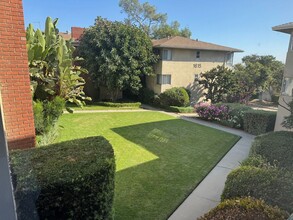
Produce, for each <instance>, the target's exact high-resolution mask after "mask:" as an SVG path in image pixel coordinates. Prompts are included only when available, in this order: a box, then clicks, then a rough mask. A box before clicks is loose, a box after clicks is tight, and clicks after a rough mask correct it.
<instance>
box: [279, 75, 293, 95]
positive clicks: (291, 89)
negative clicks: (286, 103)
mask: <svg viewBox="0 0 293 220" xmlns="http://www.w3.org/2000/svg"><path fill="white" fill-rule="evenodd" d="M282 95H287V96H293V78H288V77H286V78H284V80H283V86H282Z"/></svg>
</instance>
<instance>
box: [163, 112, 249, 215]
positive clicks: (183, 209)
mask: <svg viewBox="0 0 293 220" xmlns="http://www.w3.org/2000/svg"><path fill="white" fill-rule="evenodd" d="M166 114H170V115H173V116H176V117H179V118H181V119H183V120H186V121H190V122H193V123H197V124H201V125H204V126H208V127H211V128H215V129H218V130H222V131H226V132H229V133H232V134H235V135H238V136H240V137H241V139H240V140H239V141H238V142H237V143H236V144H235V145H234V146H233V147H232V149H231V150H230V151H229V152H228V153H227V154H226V155H225V156H224V157H223V158H222V160H221V161H220V162H219V163H218V164H217V165H216V166H215V167H214V168H213V169H212V171H211V172H210V173H209V174H208V175H207V176H206V177H205V179H204V180H203V181H202V182H201V183H200V184H199V185H198V186H197V187H196V189H195V190H194V191H193V192H192V193H191V194H190V195H189V196H188V197H187V198H186V199H185V201H184V202H183V203H182V204H181V205H180V206H179V207H178V208H177V209H176V210H175V212H174V213H173V214H172V215H171V216H170V217H169V220H195V219H197V218H198V217H200V216H202V215H203V214H205V213H207V212H208V211H209V210H210V209H212V208H214V207H216V206H217V205H218V204H219V203H220V200H221V194H222V191H223V189H224V186H225V181H226V178H227V175H228V174H229V173H230V172H231V171H232V170H233V169H235V168H236V167H238V166H239V165H240V162H241V161H243V160H244V159H246V158H247V156H248V153H249V150H250V146H251V144H252V141H253V140H254V136H253V135H250V134H247V133H246V132H244V131H241V130H238V129H233V128H228V127H224V126H221V125H217V124H214V123H211V122H207V121H202V120H199V119H196V118H194V114H174V113H166Z"/></svg>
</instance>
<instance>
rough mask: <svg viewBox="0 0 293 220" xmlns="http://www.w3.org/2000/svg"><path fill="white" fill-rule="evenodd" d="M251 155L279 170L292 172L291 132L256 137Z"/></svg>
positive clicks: (292, 149) (292, 146)
mask: <svg viewBox="0 0 293 220" xmlns="http://www.w3.org/2000/svg"><path fill="white" fill-rule="evenodd" d="M251 154H252V155H260V156H262V157H264V158H265V159H266V160H267V161H268V162H269V163H271V164H277V165H278V166H279V167H281V168H286V169H290V170H293V160H292V158H293V132H290V131H278V132H270V133H267V134H264V135H261V136H258V137H256V138H255V140H254V142H253V144H252V148H251ZM292 181H293V180H292Z"/></svg>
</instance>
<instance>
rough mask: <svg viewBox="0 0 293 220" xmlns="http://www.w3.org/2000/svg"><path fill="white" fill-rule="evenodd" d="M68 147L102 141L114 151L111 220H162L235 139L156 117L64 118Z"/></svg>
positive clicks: (99, 115) (155, 114)
mask: <svg viewBox="0 0 293 220" xmlns="http://www.w3.org/2000/svg"><path fill="white" fill-rule="evenodd" d="M60 125H61V129H60V137H59V139H58V140H57V141H66V140H70V139H78V138H83V137H88V136H96V135H102V136H104V137H105V138H107V139H108V140H109V141H110V143H111V144H112V145H113V147H114V151H115V157H116V164H117V172H116V188H115V203H114V209H115V219H125V220H129V219H144V220H145V219H151V220H154V219H162V220H163V219H166V218H167V217H168V216H169V215H170V214H171V213H172V212H173V211H174V210H175V209H176V207H178V205H180V203H181V202H182V201H183V200H184V199H185V198H186V197H187V195H188V194H189V193H190V192H191V191H192V190H193V189H194V188H195V187H196V185H197V184H198V183H199V182H200V181H201V180H202V179H203V177H204V176H206V175H207V174H208V172H209V171H210V170H211V169H212V168H213V167H214V166H215V165H216V164H217V162H218V161H219V160H220V159H221V158H222V157H223V156H224V155H225V154H226V152H227V151H228V150H229V149H230V148H231V147H232V146H233V145H234V144H235V143H236V142H237V140H238V139H239V137H237V136H234V135H231V134H228V133H225V132H222V131H218V130H215V129H211V128H208V127H204V126H201V125H197V124H194V123H191V122H187V121H183V120H180V119H177V118H174V117H172V116H168V115H165V114H162V113H158V112H123V113H121V112H120V113H118V112H117V113H93V114H66V115H63V116H62V117H61V119H60Z"/></svg>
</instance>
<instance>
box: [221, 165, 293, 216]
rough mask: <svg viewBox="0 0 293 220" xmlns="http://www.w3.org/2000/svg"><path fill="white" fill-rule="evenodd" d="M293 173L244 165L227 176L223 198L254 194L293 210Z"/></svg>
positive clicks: (258, 197) (287, 209)
mask: <svg viewBox="0 0 293 220" xmlns="http://www.w3.org/2000/svg"><path fill="white" fill-rule="evenodd" d="M292 189H293V173H292V172H285V171H284V170H278V169H276V168H259V167H250V166H242V167H240V168H238V169H236V170H233V171H232V172H231V173H230V174H229V175H228V177H227V180H226V183H225V188H224V191H223V194H222V200H224V199H231V198H237V197H246V196H252V197H254V198H257V199H263V200H264V201H265V202H266V203H268V204H269V205H273V206H278V207H280V208H281V209H283V210H286V211H288V212H293V190H292Z"/></svg>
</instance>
